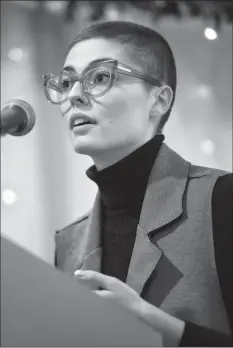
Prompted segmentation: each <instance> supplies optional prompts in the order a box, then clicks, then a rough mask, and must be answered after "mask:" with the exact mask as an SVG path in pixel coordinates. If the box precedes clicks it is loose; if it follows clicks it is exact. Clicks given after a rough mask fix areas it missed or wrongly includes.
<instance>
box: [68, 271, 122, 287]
mask: <svg viewBox="0 0 233 348" xmlns="http://www.w3.org/2000/svg"><path fill="white" fill-rule="evenodd" d="M74 275H75V276H76V277H78V278H79V279H83V280H90V281H91V280H92V281H93V282H95V284H96V286H101V287H102V288H104V289H107V290H112V288H113V287H114V282H116V281H117V280H116V279H115V278H113V277H110V276H107V275H105V274H102V273H99V272H95V271H89V270H88V271H81V270H77V271H75V273H74Z"/></svg>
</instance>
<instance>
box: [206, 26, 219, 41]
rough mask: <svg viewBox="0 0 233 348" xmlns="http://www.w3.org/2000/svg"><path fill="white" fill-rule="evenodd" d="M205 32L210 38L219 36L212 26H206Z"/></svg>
mask: <svg viewBox="0 0 233 348" xmlns="http://www.w3.org/2000/svg"><path fill="white" fill-rule="evenodd" d="M204 34H205V37H206V38H207V39H208V40H215V39H217V37H218V35H217V33H216V31H215V30H214V29H212V28H206V29H205V32H204Z"/></svg>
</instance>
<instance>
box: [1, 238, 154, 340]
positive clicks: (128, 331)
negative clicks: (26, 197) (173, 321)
mask: <svg viewBox="0 0 233 348" xmlns="http://www.w3.org/2000/svg"><path fill="white" fill-rule="evenodd" d="M1 346H3V347H14V346H17V347H79V346H81V347H85V346H89V347H121V346H124V347H126V346H130V347H161V336H160V334H159V333H157V332H156V331H155V330H153V329H152V328H151V327H149V326H147V325H146V324H145V323H143V322H141V321H140V320H139V319H138V318H136V317H135V316H133V314H132V313H130V312H128V311H127V310H126V309H124V308H121V306H120V305H117V304H116V303H113V302H110V301H108V300H106V299H102V298H100V297H98V296H97V295H96V294H93V293H92V292H91V291H89V290H87V289H86V288H85V287H83V286H82V285H80V284H79V283H78V282H77V280H75V279H74V278H72V277H70V276H69V275H67V274H65V273H63V272H61V271H59V270H57V269H55V268H54V267H53V266H51V265H49V264H47V263H46V262H45V261H43V260H41V259H39V258H37V257H36V256H34V255H33V254H31V253H30V252H28V251H26V250H24V249H23V248H21V247H20V246H18V245H16V244H15V243H13V242H12V241H10V240H8V239H6V238H5V237H3V236H2V237H1Z"/></svg>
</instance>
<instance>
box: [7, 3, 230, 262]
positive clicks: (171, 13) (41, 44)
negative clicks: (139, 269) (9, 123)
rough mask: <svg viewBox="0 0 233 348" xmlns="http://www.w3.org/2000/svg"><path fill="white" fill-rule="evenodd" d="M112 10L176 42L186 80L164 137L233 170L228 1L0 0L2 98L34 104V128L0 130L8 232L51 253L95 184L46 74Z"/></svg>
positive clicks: (49, 257)
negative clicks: (46, 89)
mask: <svg viewBox="0 0 233 348" xmlns="http://www.w3.org/2000/svg"><path fill="white" fill-rule="evenodd" d="M111 20H126V21H131V22H135V23H139V24H143V25H147V26H149V27H151V28H154V29H155V30H158V31H159V32H160V33H161V34H162V35H164V36H165V38H166V39H167V40H168V42H169V43H170V45H171V47H172V50H173V52H174V56H175V59H176V63H177V71H178V90H177V97H176V102H175V106H174V108H173V112H172V114H171V118H170V120H169V122H168V124H167V125H166V127H165V141H166V143H167V144H168V145H169V146H170V147H172V148H173V149H174V150H175V151H176V152H178V153H179V154H180V155H182V156H183V157H184V158H185V159H186V160H188V161H191V162H193V163H195V164H198V165H203V166H207V167H215V168H219V169H223V170H227V171H232V3H231V2H230V1H219V2H217V1H136V2H133V1H1V105H2V106H3V105H4V104H5V103H6V102H8V101H9V100H11V99H14V98H21V99H24V100H26V101H27V102H29V103H30V104H31V105H32V106H33V108H34V111H35V113H36V125H35V127H34V128H33V130H32V131H31V132H30V133H29V134H27V135H25V136H23V137H13V136H10V135H7V136H5V137H3V138H2V139H1V232H2V234H3V235H7V236H8V237H9V238H10V239H13V240H14V241H15V242H16V243H18V244H20V245H21V246H23V247H25V248H26V249H28V250H30V251H31V252H32V253H34V254H36V255H37V256H39V257H40V258H42V259H44V260H45V261H47V262H49V263H52V262H53V255H54V234H55V231H56V230H57V229H60V228H62V227H64V226H65V225H66V224H69V223H71V222H72V221H73V220H75V219H77V218H78V216H79V215H81V214H83V213H85V212H86V211H87V210H89V209H90V208H91V206H92V204H93V200H94V197H95V194H96V191H97V187H96V186H95V184H94V183H93V182H91V181H90V180H89V179H88V178H87V177H86V174H85V171H86V169H87V168H88V167H89V166H90V165H91V164H92V162H91V160H90V159H89V158H88V157H87V156H81V155H77V154H76V153H75V152H74V151H73V149H72V147H71V144H70V143H69V138H68V134H67V132H66V128H65V124H64V123H63V122H64V121H63V120H62V118H61V116H60V114H59V110H58V108H57V107H55V106H53V105H50V104H48V102H47V101H46V99H45V97H44V93H43V78H42V76H43V74H45V73H49V72H51V73H55V72H57V71H58V70H60V68H61V66H62V64H63V59H64V53H65V50H66V49H67V47H68V44H69V43H70V42H71V40H72V39H73V38H74V37H75V36H76V35H77V34H78V33H79V32H80V31H81V30H82V29H83V28H85V27H87V26H88V25H90V24H91V23H94V22H98V21H111Z"/></svg>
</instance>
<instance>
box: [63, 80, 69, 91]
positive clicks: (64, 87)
mask: <svg viewBox="0 0 233 348" xmlns="http://www.w3.org/2000/svg"><path fill="white" fill-rule="evenodd" d="M69 87H70V81H69V80H63V81H62V88H63V89H64V90H66V89H68V88H69Z"/></svg>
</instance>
